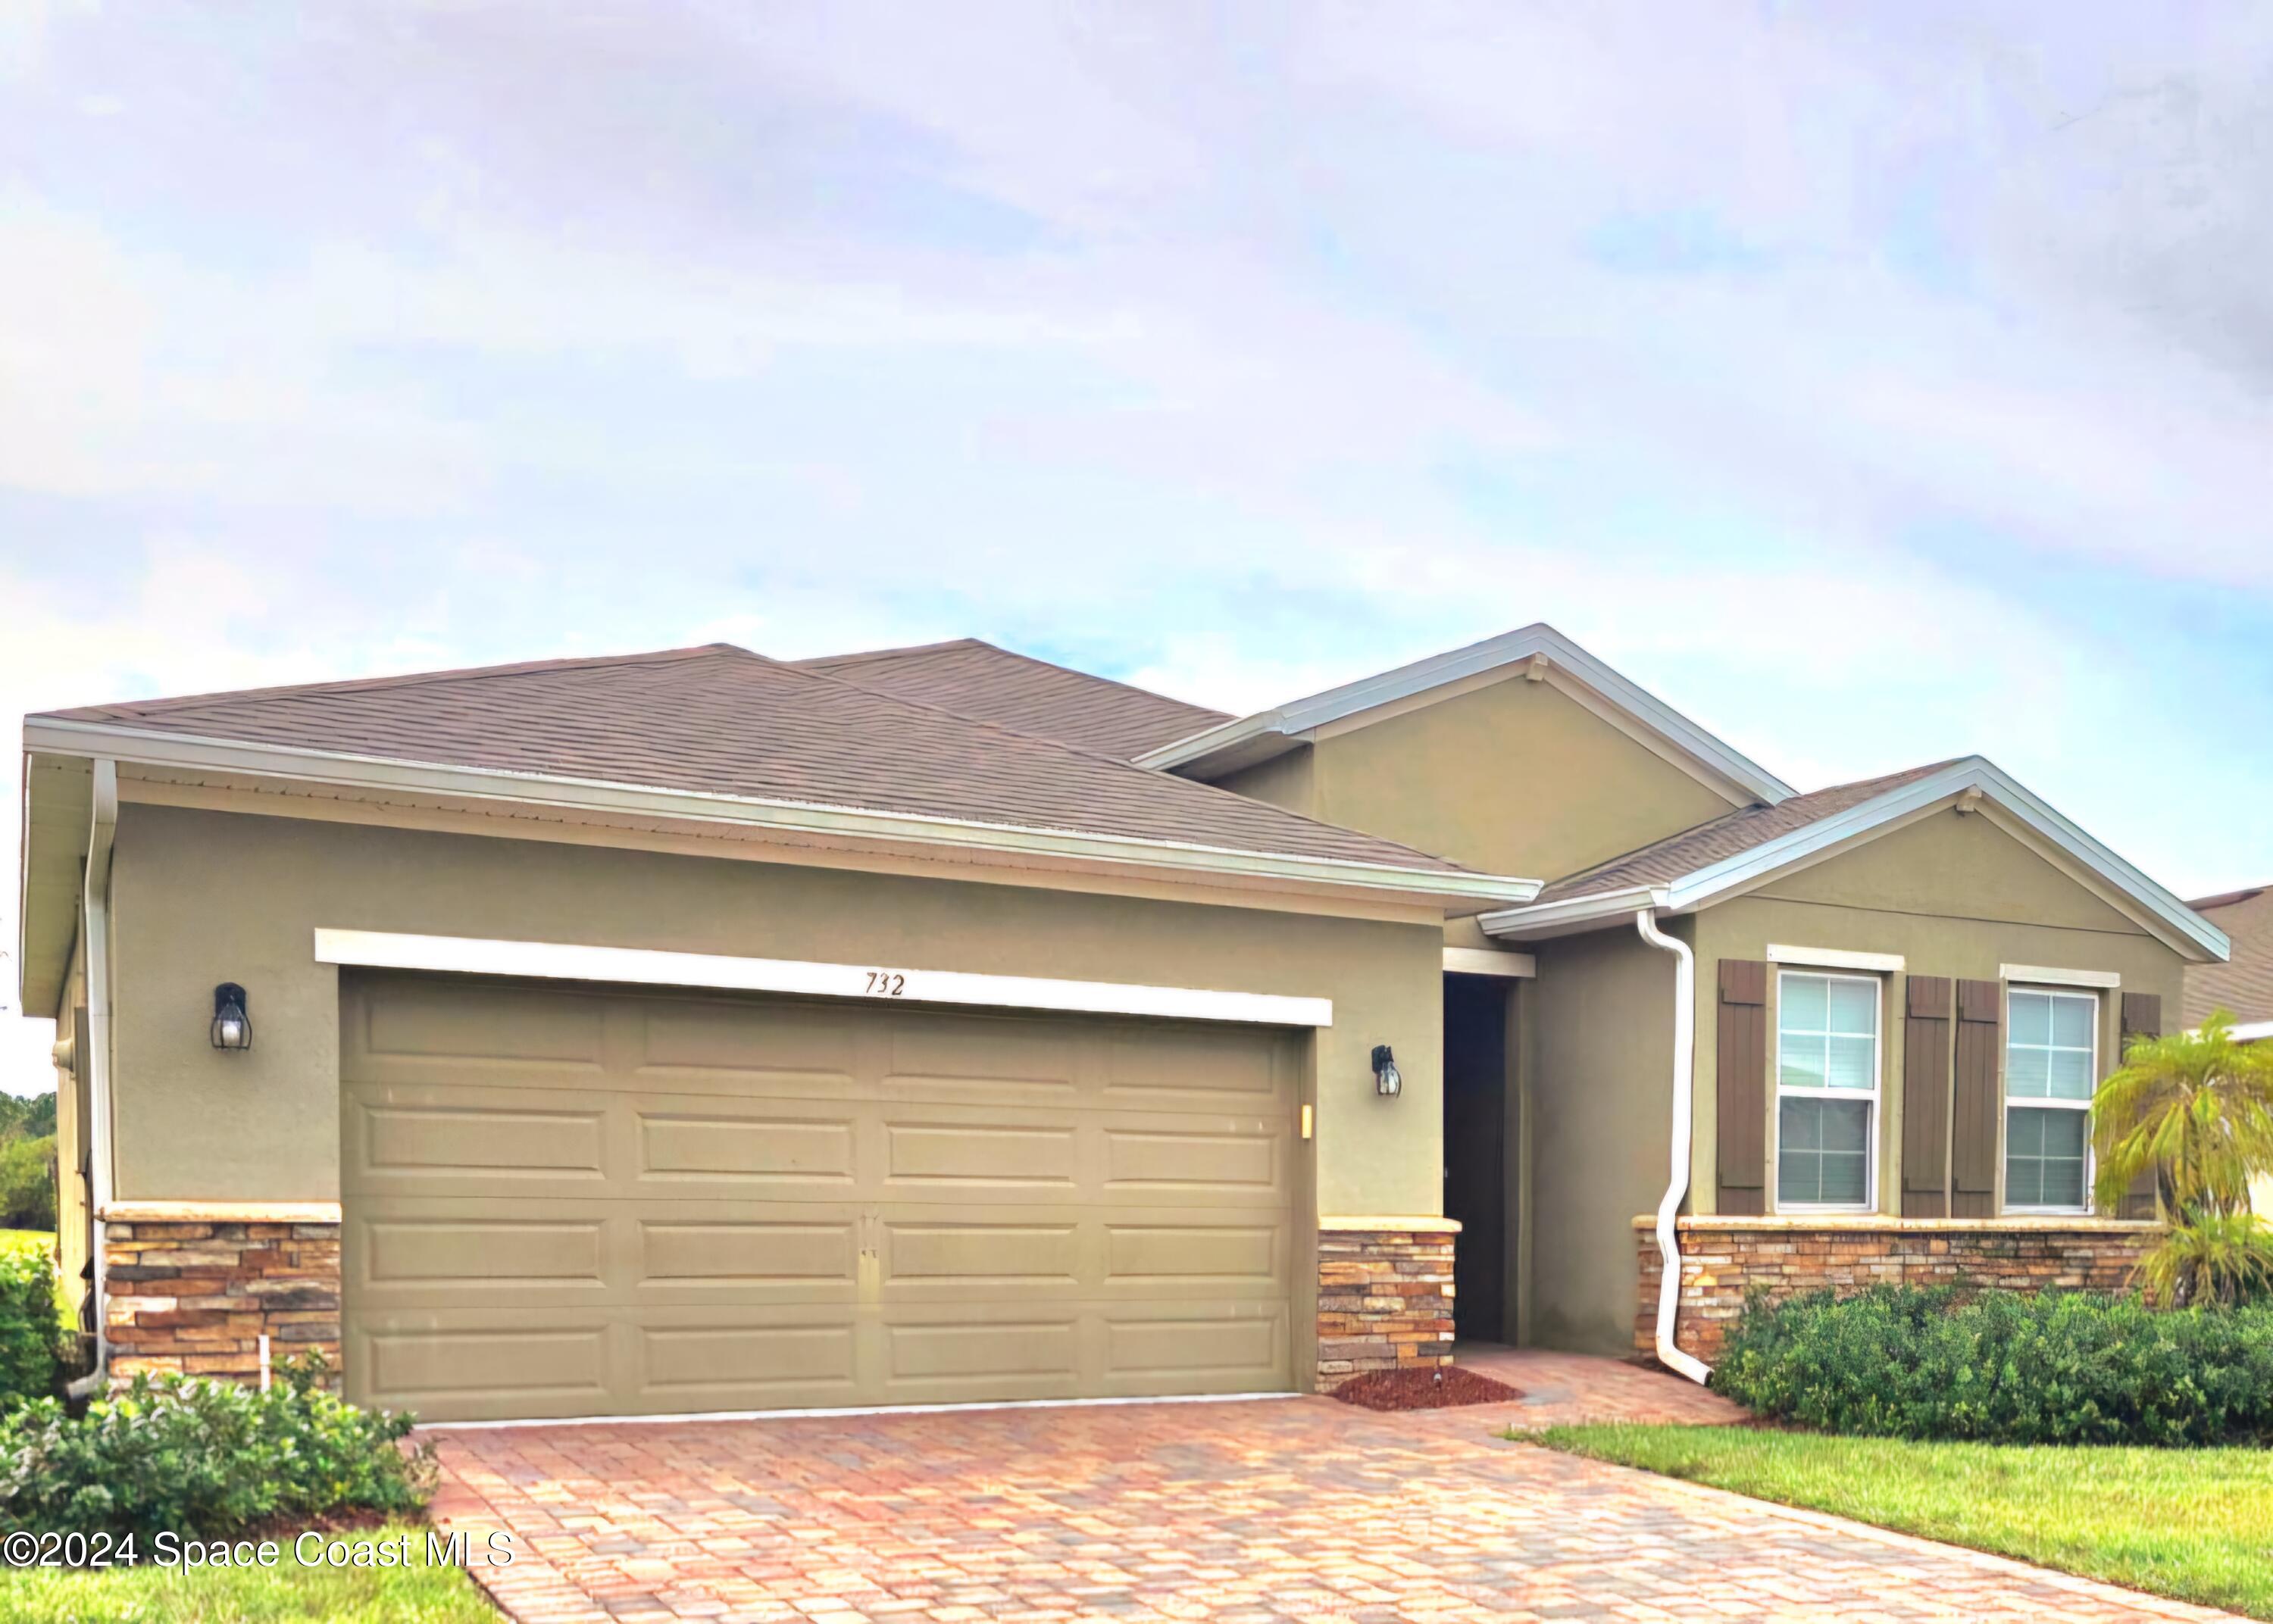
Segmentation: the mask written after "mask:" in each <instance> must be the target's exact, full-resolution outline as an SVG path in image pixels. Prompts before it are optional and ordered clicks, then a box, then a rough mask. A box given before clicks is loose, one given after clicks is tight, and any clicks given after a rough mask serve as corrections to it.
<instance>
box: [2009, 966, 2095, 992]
mask: <svg viewBox="0 0 2273 1624" xmlns="http://www.w3.org/2000/svg"><path fill="white" fill-rule="evenodd" d="M1997 979H1999V981H2019V982H2029V983H2033V984H2036V985H2037V986H2045V987H2101V988H2109V989H2112V988H2115V987H2119V986H2121V985H2122V984H2123V977H2120V976H2119V975H2117V974H2116V973H2115V972H2114V971H2113V970H2112V969H2053V968H2052V966H2051V965H2048V964H1999V966H1998V967H1997Z"/></svg>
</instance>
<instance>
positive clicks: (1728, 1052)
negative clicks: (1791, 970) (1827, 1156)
mask: <svg viewBox="0 0 2273 1624" xmlns="http://www.w3.org/2000/svg"><path fill="white" fill-rule="evenodd" d="M1716 1014H1718V1015H1719V1019H1718V1021H1716V1022H1714V1062H1715V1070H1714V1078H1715V1080H1716V1081H1715V1090H1716V1093H1717V1095H1718V1098H1719V1102H1720V1117H1719V1132H1718V1135H1717V1140H1716V1146H1717V1155H1716V1157H1715V1159H1716V1161H1717V1162H1718V1163H1719V1164H1720V1210H1721V1211H1722V1212H1724V1213H1729V1214H1735V1215H1740V1216H1757V1215H1759V1214H1760V1213H1764V1212H1766V1211H1767V1209H1768V1208H1767V1157H1768V1093H1767V1091H1768V967H1767V964H1766V963H1765V962H1762V961H1760V960H1759V959H1723V960H1722V961H1721V1007H1720V1008H1719V1010H1718V1011H1717V1012H1716Z"/></svg>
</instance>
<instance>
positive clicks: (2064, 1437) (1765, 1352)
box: [1712, 1286, 2273, 1445]
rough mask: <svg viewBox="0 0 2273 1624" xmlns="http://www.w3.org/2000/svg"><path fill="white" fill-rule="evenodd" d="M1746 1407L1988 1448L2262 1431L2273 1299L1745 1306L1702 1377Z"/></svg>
mask: <svg viewBox="0 0 2273 1624" xmlns="http://www.w3.org/2000/svg"><path fill="white" fill-rule="evenodd" d="M1712 1385H1713V1388H1714V1390H1715V1391H1717V1392H1722V1393H1725V1394H1727V1395H1728V1396H1729V1397H1731V1398H1733V1399H1735V1400H1736V1401H1737V1403H1740V1404H1743V1405H1744V1407H1745V1408H1746V1409H1748V1410H1750V1411H1753V1412H1754V1413H1755V1414H1757V1415H1760V1416H1763V1417H1767V1418H1772V1419H1774V1420H1779V1421H1787V1422H1790V1423H1792V1424H1794V1425H1796V1426H1805V1427H1811V1428H1814V1429H1816V1430H1818V1431H1822V1432H1829V1433H1860V1434H1866V1435H1871V1436H1877V1437H1890V1438H1960V1439H1972V1440H1977V1441H1984V1442H1997V1443H2127V1444H2157V1445H2200V1444H2215V1443H2245V1442H2258V1441H2266V1440H2268V1439H2273V1306H2255V1307H2241V1308H2189V1309H2182V1310H2178V1311H2175V1312H2171V1311H2163V1312H2157V1311H2155V1310H2151V1309H2149V1308H2148V1307H2147V1306H2145V1305H2143V1304H2142V1303H2141V1302H2140V1301H2139V1300H2138V1299H2137V1298H2108V1297H2099V1296H2092V1295H2087V1294H2083V1293H2068V1292H2058V1291H2047V1292H2043V1293H2040V1294H2034V1295H2029V1296H2022V1295H2020V1294H2017V1293H2014V1292H2011V1291H1984V1292H1983V1293H1981V1294H1980V1295H1979V1296H1977V1297H1974V1298H1970V1299H1962V1298H1959V1297H1958V1296H1956V1295H1955V1294H1954V1293H1953V1292H1951V1291H1948V1290H1947V1289H1939V1290H1919V1289H1917V1288H1911V1287H1892V1286H1882V1287H1878V1288H1874V1289H1872V1290H1871V1291H1865V1292H1863V1293H1861V1294H1860V1295H1858V1296H1855V1297H1850V1298H1844V1299H1834V1297H1833V1294H1832V1293H1831V1292H1829V1291H1822V1292H1818V1293H1815V1294H1813V1295H1812V1296H1807V1297H1801V1298H1792V1299H1790V1300H1789V1301H1786V1302H1783V1303H1781V1304H1770V1303H1767V1302H1766V1301H1764V1300H1755V1301H1753V1302H1752V1303H1750V1304H1748V1305H1747V1306H1746V1307H1745V1310H1744V1315H1743V1317H1742V1318H1741V1319H1740V1320H1739V1321H1737V1326H1736V1328H1735V1329H1734V1331H1733V1332H1732V1334H1731V1335H1730V1336H1729V1340H1728V1343H1726V1345H1725V1349H1724V1351H1723V1354H1722V1359H1721V1362H1720V1364H1719V1365H1718V1366H1715V1367H1714V1372H1713V1380H1712Z"/></svg>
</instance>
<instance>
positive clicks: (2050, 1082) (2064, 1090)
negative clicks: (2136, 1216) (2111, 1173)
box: [2005, 987, 2099, 1212]
mask: <svg viewBox="0 0 2273 1624" xmlns="http://www.w3.org/2000/svg"><path fill="white" fill-rule="evenodd" d="M2098 1083H2099V994H2097V992H2068V991H2066V990H2065V989H2063V990H2059V991H2054V990H2053V989H2052V988H2049V987H2010V988H2007V990H2006V993H2005V1210H2006V1211H2007V1212H2089V1211H2090V1210H2091V1116H2090V1112H2091V1096H2092V1092H2093V1090H2094V1089H2097V1087H2098Z"/></svg>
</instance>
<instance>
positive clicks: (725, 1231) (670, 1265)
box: [637, 1216, 859, 1298]
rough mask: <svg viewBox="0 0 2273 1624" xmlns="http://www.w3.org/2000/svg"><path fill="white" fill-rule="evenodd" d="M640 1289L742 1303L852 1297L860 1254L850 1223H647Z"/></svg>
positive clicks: (642, 1227)
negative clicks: (823, 1288)
mask: <svg viewBox="0 0 2273 1624" xmlns="http://www.w3.org/2000/svg"><path fill="white" fill-rule="evenodd" d="M637 1223H638V1228H639V1238H640V1256H639V1261H638V1271H639V1272H638V1288H639V1291H640V1293H641V1296H643V1297H648V1298H652V1297H655V1296H656V1295H658V1294H660V1293H664V1292H668V1291H671V1289H673V1288H675V1287H682V1286H683V1287H690V1288H693V1287H701V1288H709V1289H711V1290H714V1291H734V1292H736V1293H737V1294H739V1295H752V1294H755V1295H758V1296H761V1297H762V1296H764V1295H767V1294H772V1295H795V1296H799V1297H810V1296H811V1295H812V1294H813V1291H814V1288H815V1287H816V1286H820V1285H831V1286H836V1287H839V1288H842V1289H844V1291H849V1290H851V1288H852V1287H853V1286H854V1284H855V1283H856V1270H857V1267H858V1259H859V1239H858V1235H857V1231H858V1224H856V1223H855V1221H854V1220H853V1219H852V1218H851V1217H850V1216H847V1217H845V1218H844V1219H841V1220H836V1221H829V1220H826V1219H819V1218H814V1217H798V1218H786V1217H784V1218H781V1219H771V1220H769V1219H759V1218H747V1217H733V1218H728V1217H715V1218H681V1217H669V1218H641V1219H639V1220H637Z"/></svg>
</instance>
